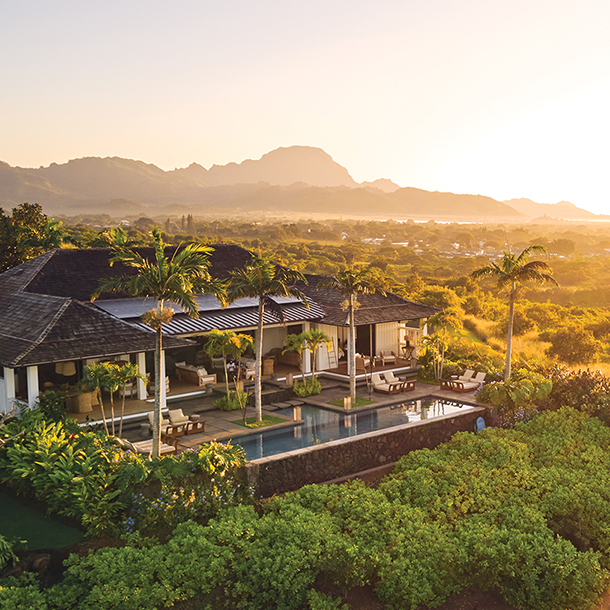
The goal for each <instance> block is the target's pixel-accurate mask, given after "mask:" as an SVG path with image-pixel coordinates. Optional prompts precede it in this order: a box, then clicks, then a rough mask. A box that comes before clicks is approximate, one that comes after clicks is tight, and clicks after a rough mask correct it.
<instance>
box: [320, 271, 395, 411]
mask: <svg viewBox="0 0 610 610" xmlns="http://www.w3.org/2000/svg"><path fill="white" fill-rule="evenodd" d="M380 282H381V280H380V278H379V274H378V272H377V271H375V270H374V269H372V268H371V267H363V268H360V269H357V268H355V267H348V268H347V269H344V270H343V271H340V272H339V273H338V274H337V276H336V277H327V278H324V279H323V280H322V281H321V282H319V283H318V290H320V289H321V288H328V289H330V290H334V291H335V292H339V293H340V294H341V295H342V296H344V297H346V300H345V301H344V302H343V303H342V307H343V308H344V309H347V312H348V318H349V334H348V340H347V369H348V372H349V393H350V396H351V399H352V403H355V402H356V323H355V312H356V309H357V308H358V307H359V306H360V304H359V303H358V295H360V294H373V293H374V292H375V291H376V290H378V291H379V292H380V293H381V294H382V295H384V296H385V290H384V289H383V288H382V287H381V285H380ZM372 355H373V354H371V356H372Z"/></svg>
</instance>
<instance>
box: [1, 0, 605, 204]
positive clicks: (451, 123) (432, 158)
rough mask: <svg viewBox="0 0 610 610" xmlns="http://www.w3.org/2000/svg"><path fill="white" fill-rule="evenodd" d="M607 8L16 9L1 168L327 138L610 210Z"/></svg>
mask: <svg viewBox="0 0 610 610" xmlns="http://www.w3.org/2000/svg"><path fill="white" fill-rule="evenodd" d="M609 30H610V2H609V1H608V0H599V1H598V0H548V1H547V0H509V1H505V0H417V1H415V0H396V1H384V0H375V1H374V2H373V1H369V0H362V1H359V0H346V1H336V0H324V1H318V0H307V2H305V1H301V2H293V1H291V0H275V1H266V0H257V1H256V2H253V1H251V0H241V1H231V0H223V1H222V2H221V1H217V2H211V1H210V0H207V1H206V0H196V1H192V2H186V1H180V0H172V1H171V2H168V1H164V2H159V1H152V0H146V1H142V2H136V1H131V0H121V1H109V0H104V1H99V0H98V1H93V0H85V1H83V0H80V1H75V0H73V1H62V0H53V1H52V2H49V1H48V0H44V1H37V2H32V1H28V0H19V1H17V0H0V88H1V90H0V112H1V115H0V116H1V120H0V160H3V161H6V162H7V163H9V164H10V165H18V166H21V167H38V166H40V165H48V164H49V163H51V162H57V163H63V162H65V161H67V160H68V159H72V158H77V157H83V156H120V157H128V158H133V159H141V160H143V161H146V162H149V163H154V164H155V165H158V166H159V167H161V168H163V169H173V168H174V167H184V166H186V165H189V164H190V163H191V162H193V161H195V162H197V163H200V164H201V165H203V166H204V167H209V166H210V165H212V164H214V163H216V164H224V163H228V162H230V161H236V162H240V161H242V160H244V159H247V158H251V159H258V158H260V157H261V156H262V155H263V154H264V153H266V152H268V151H270V150H272V149H274V148H277V147H278V146H290V145H293V144H303V145H311V146H319V147H320V148H323V149H324V150H325V151H326V152H327V153H329V154H330V155H331V156H332V157H333V158H334V159H335V161H337V162H338V163H340V164H341V165H344V166H345V167H347V169H348V170H349V171H350V173H351V175H352V176H353V177H354V179H355V180H357V181H363V180H375V179H376V178H382V177H385V178H390V179H391V180H393V181H395V182H397V183H398V184H400V185H401V186H414V187H418V188H424V189H429V190H439V191H453V192H460V193H475V194H476V193H480V194H484V195H489V196H491V197H495V198H497V199H500V200H502V199H509V198H513V197H529V198H531V199H534V200H535V201H539V202H542V203H555V202H557V201H559V200H561V199H565V200H568V201H571V202H572V203H574V204H576V205H578V206H580V207H584V208H587V209H590V210H591V211H594V212H598V213H610V188H609V185H608V182H609V181H608V167H609V165H610V163H609V162H610V152H609V147H610V118H609V116H610V35H609Z"/></svg>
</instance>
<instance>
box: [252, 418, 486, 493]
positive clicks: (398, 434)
mask: <svg viewBox="0 0 610 610" xmlns="http://www.w3.org/2000/svg"><path fill="white" fill-rule="evenodd" d="M485 411H486V409H485V408H484V407H476V408H475V409H474V410H472V411H468V412H466V413H464V414H459V415H453V416H447V417H443V418H439V419H434V420H431V421H422V422H417V423H416V424H411V425H408V426H404V427H401V428H391V429H388V430H379V431H377V432H370V433H368V434H364V435H362V436H356V437H351V438H346V439H341V440H338V441H333V442H331V443H326V444H324V445H316V446H313V447H307V448H305V449H298V450H296V451H291V452H289V453H284V454H282V455H280V456H272V457H269V458H261V459H258V460H252V461H251V462H248V464H247V466H246V469H247V476H248V482H249V484H250V485H253V486H254V489H255V493H256V495H257V496H258V497H262V498H268V497H270V496H272V495H274V494H279V493H284V492H286V491H294V490H296V489H299V488H300V487H302V486H303V485H309V484H311V483H323V482H325V481H331V480H333V479H338V478H341V477H344V476H347V475H350V474H355V473H357V472H361V471H363V470H368V469H370V468H376V467H377V466H382V465H383V464H386V463H391V462H395V461H396V460H398V459H399V458H400V457H401V456H403V455H405V454H406V453H409V452H410V451H414V450H416V449H423V448H430V449H432V448H434V447H436V446H437V445H440V444H441V443H444V442H446V441H448V440H449V439H450V438H451V437H452V436H453V435H454V434H455V433H456V432H458V431H460V430H465V431H472V430H474V424H475V421H476V419H477V417H479V416H485Z"/></svg>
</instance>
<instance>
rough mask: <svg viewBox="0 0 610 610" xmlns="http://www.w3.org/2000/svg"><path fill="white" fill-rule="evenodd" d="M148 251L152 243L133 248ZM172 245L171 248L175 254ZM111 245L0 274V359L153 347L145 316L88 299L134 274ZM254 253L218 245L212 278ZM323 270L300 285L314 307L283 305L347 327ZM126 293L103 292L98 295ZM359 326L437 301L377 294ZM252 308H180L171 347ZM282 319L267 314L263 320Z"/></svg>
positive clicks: (232, 324)
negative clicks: (192, 312) (190, 313)
mask: <svg viewBox="0 0 610 610" xmlns="http://www.w3.org/2000/svg"><path fill="white" fill-rule="evenodd" d="M135 249H136V250H138V251H139V252H140V253H141V254H142V255H143V256H150V257H152V255H153V248H135ZM174 250H175V248H168V249H167V250H166V255H171V254H172V253H173V251H174ZM110 254H111V250H110V249H109V248H95V249H88V250H87V249H83V250H76V249H65V250H63V249H62V250H53V251H51V252H47V253H45V254H43V255H41V256H39V257H37V258H35V259H32V260H30V261H27V262H26V263H24V264H23V265H19V266H18V267H15V268H14V269H11V270H9V271H6V272H5V273H3V274H2V275H0V320H2V324H1V325H0V364H2V365H4V366H9V367H17V366H31V365H35V364H43V363H46V362H57V361H62V360H70V359H82V358H93V357H99V356H110V355H114V354H124V353H133V352H142V351H149V350H152V349H154V340H155V336H154V333H152V332H150V330H148V329H147V328H146V327H144V326H143V325H142V324H141V323H140V320H139V319H137V320H133V322H134V323H130V322H129V321H126V320H121V319H119V318H117V317H115V316H113V315H110V314H109V313H106V312H105V311H102V310H100V309H99V308H97V307H95V306H93V305H91V304H90V303H89V299H90V297H91V294H92V293H93V292H94V291H95V289H96V288H97V286H98V282H99V280H100V278H105V277H109V276H111V275H113V274H117V275H118V274H126V275H129V274H135V270H133V269H128V268H127V269H126V268H122V267H121V266H119V265H115V266H114V267H110V265H109V256H110ZM251 256H252V255H251V253H250V252H248V251H247V250H245V249H243V248H241V247H239V246H234V245H224V244H223V245H216V246H214V252H213V254H212V256H211V269H210V272H211V274H212V276H214V277H218V278H220V279H225V278H227V277H228V275H229V273H230V272H231V271H233V270H235V269H237V268H240V267H243V266H244V265H245V264H246V263H247V262H248V260H249V259H250V258H251ZM321 279H322V277H320V276H315V275H311V276H308V281H309V284H308V285H305V284H301V283H299V285H298V287H299V288H300V289H301V290H302V292H303V293H305V294H306V295H307V297H308V298H309V299H310V306H311V309H309V310H307V309H305V308H304V306H303V305H302V304H301V303H287V304H284V310H285V317H286V319H287V321H288V322H294V321H304V320H320V319H321V318H323V319H322V321H323V322H324V323H327V324H333V325H337V326H347V313H346V312H345V311H343V310H342V309H341V303H342V302H343V301H344V298H343V297H342V296H341V295H340V294H338V293H336V292H333V291H331V290H319V291H318V290H316V288H317V285H318V283H319V281H320V280H321ZM126 296H128V295H121V294H108V293H106V294H104V295H102V297H101V299H103V300H110V299H118V298H125V297H126ZM358 300H359V302H360V304H361V306H360V307H359V308H358V309H357V310H356V324H357V325H362V324H379V323H383V322H393V321H402V320H413V319H418V318H427V317H429V316H430V315H432V314H434V313H435V312H436V311H438V310H437V309H436V308H434V307H429V306H427V305H420V304H419V303H413V302H412V301H407V300H406V299H403V298H401V297H399V296H397V295H395V294H391V293H389V294H387V296H385V297H384V296H382V295H380V294H378V293H376V294H373V295H362V296H360V297H358ZM256 309H257V308H256V307H254V306H252V307H251V306H244V307H237V308H233V309H231V308H228V309H226V310H218V311H217V310H216V308H212V309H210V310H209V311H208V310H206V311H202V317H201V318H200V319H199V320H191V319H190V318H188V317H187V316H185V315H184V314H182V313H179V314H177V315H176V317H175V318H174V321H173V322H172V323H171V324H170V325H169V326H168V327H167V329H166V330H167V335H170V336H166V338H165V340H164V341H165V346H166V347H179V346H183V345H190V344H191V343H192V342H190V341H188V340H186V339H180V338H178V337H175V336H174V337H172V336H171V335H172V334H186V333H193V332H207V331H209V330H210V329H211V328H212V327H216V328H240V327H241V328H247V327H251V326H255V325H256V318H257V311H256ZM277 322H278V320H276V319H275V317H274V316H273V315H272V314H271V313H270V312H268V313H267V316H266V320H265V323H266V324H273V323H277Z"/></svg>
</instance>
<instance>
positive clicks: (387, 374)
mask: <svg viewBox="0 0 610 610" xmlns="http://www.w3.org/2000/svg"><path fill="white" fill-rule="evenodd" d="M383 377H384V379H385V381H386V383H400V382H401V381H402V379H398V377H396V375H394V371H384V372H383Z"/></svg>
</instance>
